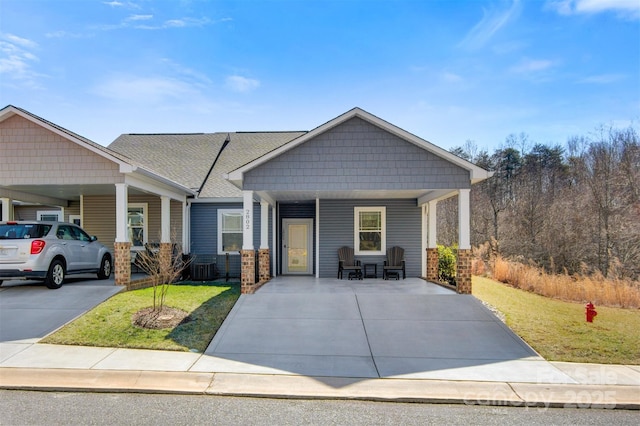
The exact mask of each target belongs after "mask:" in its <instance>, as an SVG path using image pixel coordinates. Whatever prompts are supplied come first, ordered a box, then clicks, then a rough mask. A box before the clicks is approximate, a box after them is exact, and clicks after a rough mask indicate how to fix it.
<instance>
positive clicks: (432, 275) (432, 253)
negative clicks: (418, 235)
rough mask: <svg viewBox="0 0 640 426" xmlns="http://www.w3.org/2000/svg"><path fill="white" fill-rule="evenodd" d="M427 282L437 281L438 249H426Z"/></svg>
mask: <svg viewBox="0 0 640 426" xmlns="http://www.w3.org/2000/svg"><path fill="white" fill-rule="evenodd" d="M426 278H427V281H433V282H436V281H438V249H437V248H428V249H427V277H426Z"/></svg>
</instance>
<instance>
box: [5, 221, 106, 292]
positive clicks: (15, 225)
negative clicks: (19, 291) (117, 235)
mask: <svg viewBox="0 0 640 426" xmlns="http://www.w3.org/2000/svg"><path fill="white" fill-rule="evenodd" d="M96 240H97V238H96V237H90V236H89V234H87V233H86V232H85V231H83V230H82V229H81V228H80V227H79V226H76V225H74V224H71V223H64V222H40V221H37V222H36V221H16V222H13V221H9V222H0V285H2V280H13V279H24V280H30V279H35V280H44V283H45V285H46V286H47V287H49V288H60V286H62V284H63V282H64V279H65V276H66V275H70V274H83V273H97V274H98V278H99V279H101V280H104V279H107V278H109V276H110V275H111V269H112V265H113V262H112V259H113V257H112V256H111V253H110V252H109V249H107V248H106V247H105V246H103V245H102V244H100V243H99V242H98V241H96Z"/></svg>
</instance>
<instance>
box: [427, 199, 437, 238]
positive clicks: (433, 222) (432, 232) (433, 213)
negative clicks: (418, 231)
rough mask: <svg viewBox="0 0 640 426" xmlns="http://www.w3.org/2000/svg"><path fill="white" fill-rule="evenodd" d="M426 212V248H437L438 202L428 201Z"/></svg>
mask: <svg viewBox="0 0 640 426" xmlns="http://www.w3.org/2000/svg"><path fill="white" fill-rule="evenodd" d="M428 211H429V213H428V222H429V225H428V226H429V230H428V241H427V248H438V235H437V229H438V201H436V200H432V201H429V207H428Z"/></svg>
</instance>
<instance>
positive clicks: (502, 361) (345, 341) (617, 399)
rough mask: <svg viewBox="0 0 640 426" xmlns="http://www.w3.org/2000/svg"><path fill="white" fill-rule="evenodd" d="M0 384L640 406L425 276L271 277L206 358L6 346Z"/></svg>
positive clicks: (607, 370) (243, 302)
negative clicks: (546, 355)
mask: <svg viewBox="0 0 640 426" xmlns="http://www.w3.org/2000/svg"><path fill="white" fill-rule="evenodd" d="M63 288H64V287H63ZM0 306H1V305H0ZM0 388H5V389H58V390H102V391H105V390H109V391H135V392H177V393H196V394H202V393H207V394H217V395H251V396H269V397H297V398H349V399H354V398H355V399H370V400H390V401H424V402H459V403H469V404H496V405H505V404H507V405H530V406H531V405H536V406H584V407H603V408H614V407H616V408H636V409H638V408H640V366H620V365H597V364H574V363H558V362H547V361H545V360H544V359H542V358H541V357H540V356H538V355H537V354H536V353H535V352H534V351H533V350H532V349H531V348H530V347H529V346H528V345H526V344H525V343H524V342H523V341H522V340H521V339H520V338H518V337H517V336H516V335H515V334H513V333H512V332H511V330H509V329H508V327H506V326H505V325H504V324H502V323H501V322H500V321H499V320H498V319H497V318H496V317H495V316H494V315H493V314H492V313H491V312H490V311H488V310H487V309H486V308H485V307H484V306H483V305H482V304H481V303H480V302H479V301H477V300H476V299H475V298H473V297H472V296H461V295H456V294H453V293H451V292H450V291H449V290H446V289H443V288H441V287H439V286H436V285H433V284H428V283H425V282H424V281H422V280H417V279H415V280H413V279H407V280H404V281H403V280H401V281H382V280H364V281H347V280H343V281H338V280H320V281H318V280H315V279H291V278H279V279H274V280H273V281H272V282H270V283H268V284H267V285H265V286H264V287H263V288H262V289H260V290H259V291H258V292H257V293H256V294H255V295H246V296H241V298H240V299H239V301H238V303H237V304H236V306H235V307H234V308H233V310H232V312H231V313H230V315H229V316H228V318H227V320H226V321H225V323H224V324H223V326H222V327H221V329H220V330H219V332H218V334H217V335H216V337H215V338H214V340H213V341H212V342H211V344H210V346H209V348H208V349H207V350H206V352H205V353H204V354H198V353H186V352H168V351H148V350H133V349H115V348H92V347H72V346H60V345H46V344H36V343H34V339H27V340H18V341H3V342H0Z"/></svg>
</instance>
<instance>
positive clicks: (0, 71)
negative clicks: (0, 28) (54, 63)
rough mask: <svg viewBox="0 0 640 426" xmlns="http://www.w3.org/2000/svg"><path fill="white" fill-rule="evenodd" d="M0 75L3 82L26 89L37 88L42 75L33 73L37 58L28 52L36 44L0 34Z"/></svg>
mask: <svg viewBox="0 0 640 426" xmlns="http://www.w3.org/2000/svg"><path fill="white" fill-rule="evenodd" d="M0 39H1V40H0V75H2V76H3V79H5V80H12V81H13V82H14V83H17V84H19V85H20V86H23V87H28V88H39V86H40V85H39V79H40V78H41V77H43V76H44V75H42V74H40V73H38V72H36V71H34V69H33V67H32V64H33V63H35V62H38V61H39V58H38V57H37V56H36V55H35V54H34V53H33V52H31V51H30V50H33V49H36V48H37V47H38V44H37V43H36V42H34V41H31V40H28V39H26V38H22V37H18V36H16V35H14V34H0Z"/></svg>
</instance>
